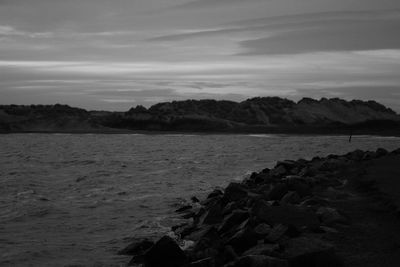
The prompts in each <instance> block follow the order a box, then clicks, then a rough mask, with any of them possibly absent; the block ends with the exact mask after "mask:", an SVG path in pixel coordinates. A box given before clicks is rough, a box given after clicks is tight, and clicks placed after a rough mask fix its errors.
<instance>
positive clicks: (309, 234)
mask: <svg viewBox="0 0 400 267" xmlns="http://www.w3.org/2000/svg"><path fill="white" fill-rule="evenodd" d="M398 164H400V149H397V150H394V151H392V152H388V151H386V150H384V149H378V150H377V151H375V152H369V151H366V152H364V151H360V150H356V151H353V152H350V153H347V154H345V155H341V156H338V155H329V156H327V157H324V158H319V157H314V158H313V159H311V160H304V159H299V160H285V161H281V162H278V163H277V164H276V166H275V167H274V168H272V169H264V170H262V171H261V172H259V173H253V174H252V175H251V176H250V178H248V179H245V180H243V181H242V182H240V183H235V182H232V183H230V184H229V185H228V186H227V187H226V188H225V190H223V191H222V190H219V189H216V190H214V191H213V192H211V193H210V194H209V195H208V197H207V198H206V199H204V200H202V201H199V200H198V199H197V198H195V197H193V198H192V202H193V203H192V204H190V205H187V206H183V207H181V208H180V209H178V210H177V212H178V213H179V214H181V216H182V217H183V218H185V219H187V223H185V224H183V225H177V226H174V227H172V229H171V230H172V231H173V232H174V236H173V237H172V238H171V237H169V236H164V237H162V238H161V239H160V240H158V241H157V242H155V241H156V240H146V239H145V240H140V241H138V242H134V243H132V244H130V245H129V246H128V247H126V248H125V249H123V250H122V251H120V254H121V255H130V256H133V258H132V260H131V261H130V263H129V265H130V266H138V265H135V264H143V263H144V266H146V267H156V266H165V267H179V266H182V267H184V266H185V267H186V266H193V267H196V266H200V267H202V266H206V267H216V266H226V267H228V266H229V267H240V266H250V267H252V266H254V267H256V266H278V267H280V266H282V267H283V266H294V267H296V266H299V267H302V266H321V267H322V266H347V265H349V266H381V265H382V264H384V262H385V258H386V257H388V256H392V257H391V258H393V264H394V265H391V264H389V265H386V266H398V264H400V258H399V257H395V256H394V255H399V254H398V252H400V248H398V249H395V250H394V248H393V249H392V250H390V251H389V252H387V251H388V246H391V245H392V243H396V242H399V244H400V230H397V229H398V227H397V226H398V223H399V217H398V212H399V209H398V204H400V195H399V194H398V192H399V190H396V189H400V180H398V179H397V177H400V176H398V175H399V174H400V170H399V171H396V170H397V166H398ZM378 174H380V175H381V176H382V175H383V176H384V177H385V178H384V179H378V178H379V177H378V176H379V175H378ZM370 206H373V207H374V209H371V208H370ZM378 214H380V215H378ZM375 223H377V224H379V225H380V228H379V229H375V226H374V224H375ZM363 231H365V232H363ZM360 232H363V233H364V234H360ZM376 235H379V236H376ZM369 242H375V243H376V242H378V243H379V244H378V245H377V246H370V245H369V244H368V243H369ZM357 246H361V247H363V250H360V251H359V250H357ZM388 253H389V254H388ZM396 253H397V254H396ZM371 262H372V263H373V264H375V265H371V264H370V265H368V264H369V263H371ZM160 264H161V265H160Z"/></svg>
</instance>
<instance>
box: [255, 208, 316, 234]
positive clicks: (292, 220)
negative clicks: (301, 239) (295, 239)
mask: <svg viewBox="0 0 400 267" xmlns="http://www.w3.org/2000/svg"><path fill="white" fill-rule="evenodd" d="M255 215H256V216H257V218H258V219H260V220H261V221H264V222H266V223H268V224H270V225H275V224H284V225H292V226H294V227H296V228H298V229H301V228H303V227H307V228H309V229H315V228H317V227H318V226H319V220H318V217H317V215H316V214H315V213H314V212H313V211H312V210H310V209H308V208H307V207H303V206H297V205H285V206H270V205H265V204H263V203H261V204H259V207H258V209H257V210H256V214H255Z"/></svg>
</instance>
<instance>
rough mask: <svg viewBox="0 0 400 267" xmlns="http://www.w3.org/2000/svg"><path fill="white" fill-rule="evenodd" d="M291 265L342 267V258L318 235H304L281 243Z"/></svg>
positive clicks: (283, 256) (283, 254)
mask: <svg viewBox="0 0 400 267" xmlns="http://www.w3.org/2000/svg"><path fill="white" fill-rule="evenodd" d="M281 245H282V246H283V248H284V252H283V253H282V255H281V257H282V258H284V259H287V260H288V261H289V263H290V266H291V267H341V266H343V262H342V260H341V259H340V258H339V257H338V256H337V255H336V254H335V250H334V247H333V246H332V245H331V244H329V243H327V242H325V241H322V240H320V239H318V238H316V237H311V236H302V237H297V238H292V239H288V240H286V241H285V242H283V243H282V244H281Z"/></svg>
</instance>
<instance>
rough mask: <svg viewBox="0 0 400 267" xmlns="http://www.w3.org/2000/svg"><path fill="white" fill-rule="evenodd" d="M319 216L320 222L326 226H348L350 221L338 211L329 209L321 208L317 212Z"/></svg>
mask: <svg viewBox="0 0 400 267" xmlns="http://www.w3.org/2000/svg"><path fill="white" fill-rule="evenodd" d="M317 215H318V217H319V219H320V221H321V222H322V223H323V224H324V225H328V226H330V225H333V224H337V223H340V224H347V222H348V220H347V219H346V218H345V217H344V216H343V215H341V214H340V213H339V212H338V211H337V210H336V209H334V208H329V207H320V208H319V209H318V210H317Z"/></svg>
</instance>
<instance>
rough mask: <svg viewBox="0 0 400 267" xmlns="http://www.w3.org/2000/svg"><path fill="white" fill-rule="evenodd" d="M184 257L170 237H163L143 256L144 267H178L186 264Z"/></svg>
mask: <svg viewBox="0 0 400 267" xmlns="http://www.w3.org/2000/svg"><path fill="white" fill-rule="evenodd" d="M186 260H187V258H186V255H185V253H184V252H183V251H182V250H181V249H180V248H179V246H178V244H177V243H176V242H175V241H174V240H173V239H172V238H170V237H168V236H164V237H162V238H161V239H160V240H159V241H157V243H156V244H155V245H154V246H153V247H152V248H151V249H149V250H148V251H147V252H146V254H145V255H144V261H145V266H146V267H161V266H163V267H179V266H183V265H184V264H185V263H186Z"/></svg>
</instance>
